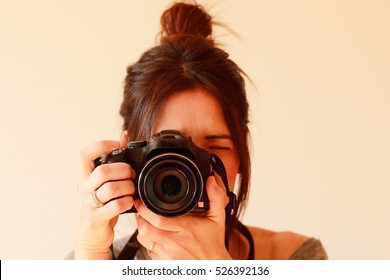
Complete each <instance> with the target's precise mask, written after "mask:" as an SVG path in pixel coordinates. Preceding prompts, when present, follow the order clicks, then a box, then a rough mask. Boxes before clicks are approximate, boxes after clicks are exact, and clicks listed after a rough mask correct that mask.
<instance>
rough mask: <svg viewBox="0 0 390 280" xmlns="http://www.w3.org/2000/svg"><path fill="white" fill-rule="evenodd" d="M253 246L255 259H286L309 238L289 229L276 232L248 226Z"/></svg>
mask: <svg viewBox="0 0 390 280" xmlns="http://www.w3.org/2000/svg"><path fill="white" fill-rule="evenodd" d="M248 229H249V231H250V232H251V234H252V237H253V241H254V246H255V259H268V260H286V259H288V258H290V256H291V255H292V254H294V253H295V252H296V251H297V249H299V248H300V247H301V246H302V245H303V243H305V241H307V240H308V239H309V237H307V236H303V235H300V234H297V233H294V232H290V231H283V232H276V231H270V230H266V229H262V228H257V227H248Z"/></svg>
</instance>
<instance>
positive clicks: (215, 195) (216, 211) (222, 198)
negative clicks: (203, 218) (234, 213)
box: [206, 176, 229, 220]
mask: <svg viewBox="0 0 390 280" xmlns="http://www.w3.org/2000/svg"><path fill="white" fill-rule="evenodd" d="M206 191H207V196H208V198H209V201H210V209H209V212H208V215H209V216H210V217H215V218H217V217H221V218H223V220H224V219H225V207H226V205H227V204H228V202H229V198H228V197H227V195H226V191H225V189H224V188H222V187H221V186H219V185H218V184H217V181H216V180H215V177H214V176H209V178H207V182H206Z"/></svg>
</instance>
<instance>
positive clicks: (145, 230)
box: [137, 215, 171, 243]
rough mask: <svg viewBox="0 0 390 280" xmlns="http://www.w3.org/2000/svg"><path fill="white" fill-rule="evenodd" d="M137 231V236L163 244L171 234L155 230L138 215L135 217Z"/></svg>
mask: <svg viewBox="0 0 390 280" xmlns="http://www.w3.org/2000/svg"><path fill="white" fill-rule="evenodd" d="M137 229H138V235H140V236H142V237H146V238H147V239H149V240H153V241H156V242H158V243H165V242H166V240H167V238H168V239H170V237H169V236H171V232H169V231H166V230H162V229H159V228H156V227H155V226H153V225H152V224H151V223H149V222H148V221H147V220H145V219H144V218H143V217H142V216H140V215H137Z"/></svg>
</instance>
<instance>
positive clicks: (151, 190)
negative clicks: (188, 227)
mask: <svg viewBox="0 0 390 280" xmlns="http://www.w3.org/2000/svg"><path fill="white" fill-rule="evenodd" d="M138 193H139V196H140V198H141V199H142V201H143V202H144V203H145V205H146V206H147V207H148V208H149V209H150V210H152V211H153V212H154V213H156V214H159V215H162V216H167V217H174V216H179V215H184V214H186V213H188V212H190V211H191V210H192V209H193V208H195V207H196V206H197V205H198V202H199V200H200V198H201V196H202V193H203V179H202V175H201V173H200V171H199V169H198V167H197V166H196V164H195V163H194V162H193V161H192V160H191V159H190V158H188V157H186V156H184V155H182V154H177V153H164V154H160V155H158V156H155V157H153V158H152V159H150V160H149V161H148V162H147V163H146V164H145V165H144V168H143V169H142V171H141V173H140V176H139V180H138Z"/></svg>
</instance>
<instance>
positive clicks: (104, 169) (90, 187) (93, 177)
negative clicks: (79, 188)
mask: <svg viewBox="0 0 390 280" xmlns="http://www.w3.org/2000/svg"><path fill="white" fill-rule="evenodd" d="M134 178H135V171H134V170H133V169H132V168H131V166H130V165H129V164H127V163H124V162H115V163H110V164H102V165H99V166H98V167H96V168H95V169H94V170H93V172H92V173H91V174H90V176H89V177H88V179H87V180H86V185H85V187H86V191H87V192H92V191H94V190H96V189H98V188H100V186H102V185H103V184H104V183H107V182H109V181H120V180H132V179H134Z"/></svg>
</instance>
